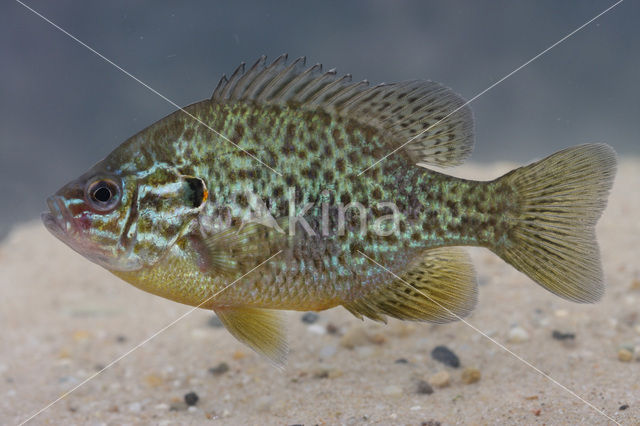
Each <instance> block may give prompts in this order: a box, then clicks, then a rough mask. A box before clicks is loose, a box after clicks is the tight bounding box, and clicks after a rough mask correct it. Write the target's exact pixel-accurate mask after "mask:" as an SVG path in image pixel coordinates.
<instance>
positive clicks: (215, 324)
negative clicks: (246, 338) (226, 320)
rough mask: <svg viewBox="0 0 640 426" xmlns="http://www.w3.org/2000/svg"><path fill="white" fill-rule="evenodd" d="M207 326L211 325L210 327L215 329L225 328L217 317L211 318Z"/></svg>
mask: <svg viewBox="0 0 640 426" xmlns="http://www.w3.org/2000/svg"><path fill="white" fill-rule="evenodd" d="M207 324H209V327H214V328H221V327H223V325H222V321H220V318H218V317H217V316H216V315H213V316H211V317H209V321H208V322H207Z"/></svg>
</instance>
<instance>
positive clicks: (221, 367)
mask: <svg viewBox="0 0 640 426" xmlns="http://www.w3.org/2000/svg"><path fill="white" fill-rule="evenodd" d="M227 371H229V364H227V363H226V362H221V363H220V364H218V365H216V366H215V367H211V368H210V369H209V373H211V374H213V375H214V376H220V375H221V374H224V373H226V372H227Z"/></svg>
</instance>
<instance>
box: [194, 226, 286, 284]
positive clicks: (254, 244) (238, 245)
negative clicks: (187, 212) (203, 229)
mask: <svg viewBox="0 0 640 426" xmlns="http://www.w3.org/2000/svg"><path fill="white" fill-rule="evenodd" d="M274 224H275V226H269V225H270V224H264V223H244V224H241V225H238V226H232V227H230V228H228V229H226V230H225V231H222V232H217V233H216V234H214V235H211V236H209V237H207V238H204V239H202V240H201V241H202V242H201V244H199V245H200V246H201V247H202V248H203V251H204V253H203V254H204V256H203V257H204V260H205V265H206V269H208V270H210V271H212V272H216V273H220V274H223V275H226V276H228V277H229V278H237V277H238V276H240V275H242V274H244V273H246V272H247V271H249V270H250V269H251V268H253V267H255V266H256V265H258V264H259V263H260V262H262V261H263V260H265V259H266V258H268V257H269V256H271V255H273V254H274V253H276V252H277V251H278V250H281V249H282V248H283V245H284V243H285V242H286V238H287V235H286V234H284V233H283V232H282V231H281V229H280V228H279V227H278V224H277V223H276V222H275V220H274Z"/></svg>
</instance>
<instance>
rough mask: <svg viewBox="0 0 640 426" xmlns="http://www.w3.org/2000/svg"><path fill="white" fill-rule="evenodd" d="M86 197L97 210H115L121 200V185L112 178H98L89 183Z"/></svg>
mask: <svg viewBox="0 0 640 426" xmlns="http://www.w3.org/2000/svg"><path fill="white" fill-rule="evenodd" d="M86 197H87V201H88V202H89V204H90V205H91V206H92V207H93V208H95V209H96V210H99V211H109V210H113V209H114V208H115V207H116V206H117V205H118V201H120V187H119V186H118V184H116V183H115V182H114V181H112V180H111V179H97V180H94V181H92V182H90V183H89V185H87V190H86Z"/></svg>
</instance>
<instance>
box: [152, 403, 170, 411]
mask: <svg viewBox="0 0 640 426" xmlns="http://www.w3.org/2000/svg"><path fill="white" fill-rule="evenodd" d="M153 408H155V409H156V410H160V411H167V410H168V409H169V406H168V405H167V404H158V405H156V406H155V407H153Z"/></svg>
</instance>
